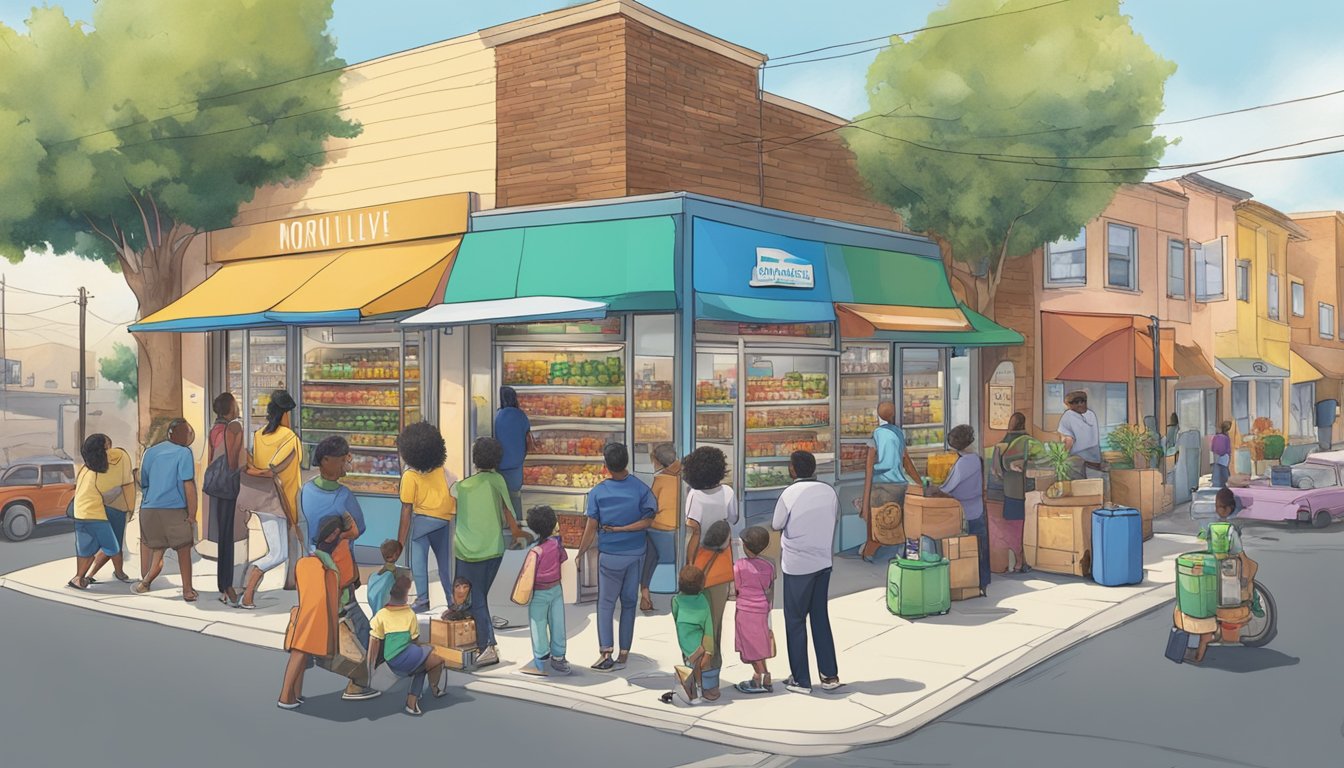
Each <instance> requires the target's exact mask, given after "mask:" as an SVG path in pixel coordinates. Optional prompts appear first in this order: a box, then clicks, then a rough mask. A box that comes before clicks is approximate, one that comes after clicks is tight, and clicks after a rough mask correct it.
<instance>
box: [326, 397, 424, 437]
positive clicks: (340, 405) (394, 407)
mask: <svg viewBox="0 0 1344 768" xmlns="http://www.w3.org/2000/svg"><path fill="white" fill-rule="evenodd" d="M300 405H302V406H303V407H305V408H340V409H341V410H345V411H399V410H401V408H402V406H400V405H346V404H345V403H317V402H313V401H311V400H305V401H304V402H302V403H300ZM406 407H407V408H413V407H415V405H414V404H411V405H407V406H406ZM378 434H387V433H385V432H379V433H378Z"/></svg>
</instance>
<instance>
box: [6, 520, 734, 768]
mask: <svg viewBox="0 0 1344 768" xmlns="http://www.w3.org/2000/svg"><path fill="white" fill-rule="evenodd" d="M72 548H73V541H72V537H71V533H70V528H69V527H68V526H67V525H66V524H64V523H61V524H57V527H56V528H54V529H53V528H48V529H45V530H42V531H40V532H39V533H38V534H36V535H35V536H34V537H33V538H31V539H29V540H28V541H24V542H19V543H14V542H9V541H5V540H3V539H2V538H0V572H8V571H11V570H16V569H19V568H25V567H27V566H30V565H35V564H37V563H40V562H45V561H48V560H53V559H56V558H59V557H66V556H68V553H69V552H70V551H71V550H72ZM109 575H110V574H109ZM203 597H204V594H203ZM0 616H3V617H4V620H3V626H4V631H3V633H0V765H9V766H25V767H26V768H47V767H51V768H58V767H59V768H64V767H65V766H75V765H96V766H107V767H108V768H120V766H136V768H156V767H157V766H173V767H174V768H176V767H177V766H182V765H188V766H192V768H209V767H213V766H221V767H223V766H227V767H228V768H240V767H241V766H248V765H260V766H308V765H312V766H317V765H329V766H371V767H372V768H399V767H400V766H428V765H482V766H515V765H537V766H548V767H554V768H561V767H563V766H585V768H591V767H592V766H613V767H614V766H636V765H637V766H640V768H660V767H671V766H679V765H684V764H686V763H692V762H696V761H700V760H704V759H706V758H709V757H713V756H715V755H725V754H729V755H731V753H733V752H736V750H729V749H726V748H723V747H716V746H715V745H713V744H709V743H706V742H702V741H697V740H695V739H688V738H684V737H681V736H675V735H672V734H668V733H665V732H662V731H658V730H655V729H652V728H648V727H645V726H640V725H633V724H622V723H620V722H614V721H611V720H608V719H605V718H598V717H594V716H591V715H583V714H577V713H574V712H570V711H566V710H562V709H558V708H554V707H548V706H543V705H540V704H529V703H525V702H519V701H516V700H513V699H504V698H499V697H491V696H478V695H476V694H472V693H468V692H466V691H463V690H462V689H460V688H455V689H453V690H452V691H451V692H450V693H449V694H448V696H446V697H445V698H443V699H439V700H435V699H433V698H432V697H426V699H425V700H424V702H423V703H422V705H421V707H422V708H423V709H424V710H425V714H424V716H423V717H420V718H413V717H410V716H408V715H406V714H403V713H402V711H401V709H402V706H403V704H404V701H405V684H404V683H401V684H399V685H398V687H397V688H395V689H394V690H393V691H392V692H390V693H385V694H384V695H383V696H382V697H381V698H378V699H374V700H372V701H366V702H346V701H341V699H340V692H341V689H342V688H343V687H344V686H343V683H344V681H343V680H341V679H338V678H337V677H336V676H335V675H332V674H330V673H328V672H325V671H323V670H318V669H314V670H310V671H309V672H308V674H307V676H306V679H305V683H304V698H305V699H307V703H306V704H305V705H304V706H303V708H302V709H301V710H298V711H295V712H285V711H281V710H279V709H277V708H276V706H275V700H276V697H277V696H278V694H279V691H280V677H281V673H282V671H283V668H284V663H285V657H284V655H283V654H281V653H279V652H277V651H267V650H263V649H260V648H255V647H252V646H247V645H242V644H240V643H234V642H230V641H227V640H220V639H218V638H213V637H207V636H204V635H198V634H193V633H189V632H184V631H180V630H174V629H165V628H163V627H159V626H156V625H151V624H146V623H142V622H138V621H133V620H129V619H119V618H114V617H110V616H107V615H105V614H100V613H95V612H92V611H85V610H82V609H79V608H74V607H70V606H66V605H60V604H55V603H48V602H44V601H41V600H36V599H33V598H30V597H28V596H26V595H21V594H19V593H17V592H12V591H10V590H5V589H0ZM729 760H730V762H729V763H728V764H729V765H731V764H733V758H731V757H729ZM744 762H745V759H744Z"/></svg>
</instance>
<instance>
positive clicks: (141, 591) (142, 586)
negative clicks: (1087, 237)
mask: <svg viewBox="0 0 1344 768" xmlns="http://www.w3.org/2000/svg"><path fill="white" fill-rule="evenodd" d="M131 591H132V592H134V593H135V594H137V595H147V594H149V585H148V584H146V583H145V582H143V581H137V582H135V583H134V584H132V585H131Z"/></svg>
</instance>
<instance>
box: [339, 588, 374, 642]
mask: <svg viewBox="0 0 1344 768" xmlns="http://www.w3.org/2000/svg"><path fill="white" fill-rule="evenodd" d="M341 610H342V611H344V613H343V614H342V615H343V616H344V617H345V618H346V619H348V620H349V621H350V628H351V629H353V630H354V631H355V637H358V638H359V642H361V643H363V644H364V649H365V650H368V648H369V617H368V616H366V615H365V614H364V609H363V608H362V607H360V605H359V601H358V600H353V599H352V600H351V601H350V602H349V603H346V605H345V607H344V608H342V609H341Z"/></svg>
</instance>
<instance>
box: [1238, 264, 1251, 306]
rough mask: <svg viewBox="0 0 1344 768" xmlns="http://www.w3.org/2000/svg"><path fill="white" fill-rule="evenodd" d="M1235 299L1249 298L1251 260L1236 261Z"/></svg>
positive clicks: (1248, 299)
mask: <svg viewBox="0 0 1344 768" xmlns="http://www.w3.org/2000/svg"><path fill="white" fill-rule="evenodd" d="M1237 300H1238V301H1250V300H1251V262H1249V261H1238V262H1237Z"/></svg>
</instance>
